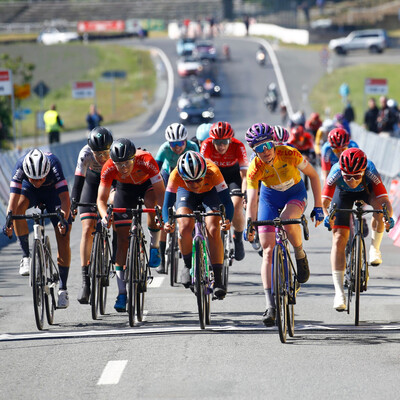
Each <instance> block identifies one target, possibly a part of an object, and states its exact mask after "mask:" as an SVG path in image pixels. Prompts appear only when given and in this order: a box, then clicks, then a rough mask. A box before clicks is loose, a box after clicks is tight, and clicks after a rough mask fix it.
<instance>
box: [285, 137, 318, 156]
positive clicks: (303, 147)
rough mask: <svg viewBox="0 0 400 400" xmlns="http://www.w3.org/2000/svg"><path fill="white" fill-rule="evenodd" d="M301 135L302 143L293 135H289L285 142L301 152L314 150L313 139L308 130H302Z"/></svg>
mask: <svg viewBox="0 0 400 400" xmlns="http://www.w3.org/2000/svg"><path fill="white" fill-rule="evenodd" d="M303 137H304V140H303V143H302V144H299V142H298V141H297V140H296V139H295V138H294V137H293V135H291V136H290V138H289V140H288V143H287V144H288V145H291V146H293V147H295V148H296V149H297V150H299V151H300V152H301V153H302V152H303V151H310V150H314V140H313V137H312V136H311V134H310V133H308V132H304V133H303Z"/></svg>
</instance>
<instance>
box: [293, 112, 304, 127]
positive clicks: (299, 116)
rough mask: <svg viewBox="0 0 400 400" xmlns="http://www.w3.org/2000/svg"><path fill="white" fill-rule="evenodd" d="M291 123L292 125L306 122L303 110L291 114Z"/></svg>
mask: <svg viewBox="0 0 400 400" xmlns="http://www.w3.org/2000/svg"><path fill="white" fill-rule="evenodd" d="M291 121H292V124H293V125H304V124H305V122H306V117H305V115H304V112H303V111H297V112H296V113H294V114H293V115H292V118H291Z"/></svg>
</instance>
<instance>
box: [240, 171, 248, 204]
mask: <svg viewBox="0 0 400 400" xmlns="http://www.w3.org/2000/svg"><path fill="white" fill-rule="evenodd" d="M246 176H247V168H246V169H241V170H240V177H241V178H242V193H244V196H243V198H242V200H243V207H244V209H246V206H247V196H246V192H247V178H246Z"/></svg>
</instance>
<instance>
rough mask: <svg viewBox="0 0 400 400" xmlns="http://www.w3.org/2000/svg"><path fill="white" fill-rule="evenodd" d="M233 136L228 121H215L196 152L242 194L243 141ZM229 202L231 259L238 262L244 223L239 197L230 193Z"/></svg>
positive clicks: (230, 185)
mask: <svg viewBox="0 0 400 400" xmlns="http://www.w3.org/2000/svg"><path fill="white" fill-rule="evenodd" d="M233 136H234V132H233V129H232V126H231V124H230V123H229V122H222V121H220V122H216V123H215V124H213V125H212V126H211V129H210V137H209V138H207V139H206V140H205V141H204V142H203V143H202V145H201V149H200V153H201V154H203V155H204V157H205V158H208V159H210V160H212V161H213V162H214V163H215V164H216V165H217V166H218V167H219V169H220V171H221V173H222V175H223V177H224V179H225V182H226V184H227V185H228V187H229V190H230V191H231V192H232V191H235V190H237V191H241V192H242V193H246V188H247V181H246V173H247V168H248V166H249V162H248V159H247V152H246V148H245V146H244V144H243V143H242V142H241V141H240V140H238V139H236V138H234V137H233ZM232 202H233V205H234V208H235V211H234V215H233V220H232V225H233V229H234V232H233V238H234V244H235V259H236V260H238V261H240V260H243V258H244V255H245V252H244V246H243V239H242V237H243V230H244V225H245V218H244V213H243V200H242V198H241V197H239V196H232Z"/></svg>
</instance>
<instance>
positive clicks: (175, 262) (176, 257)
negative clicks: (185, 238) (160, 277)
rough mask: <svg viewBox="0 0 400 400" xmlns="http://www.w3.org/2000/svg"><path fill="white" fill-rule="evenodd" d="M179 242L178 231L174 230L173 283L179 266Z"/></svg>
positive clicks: (176, 279) (175, 281)
mask: <svg viewBox="0 0 400 400" xmlns="http://www.w3.org/2000/svg"><path fill="white" fill-rule="evenodd" d="M179 251H180V250H179V243H178V232H177V231H176V232H175V240H174V247H173V252H174V255H173V259H172V260H173V271H174V274H173V277H174V284H175V283H177V282H178V268H179Z"/></svg>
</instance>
